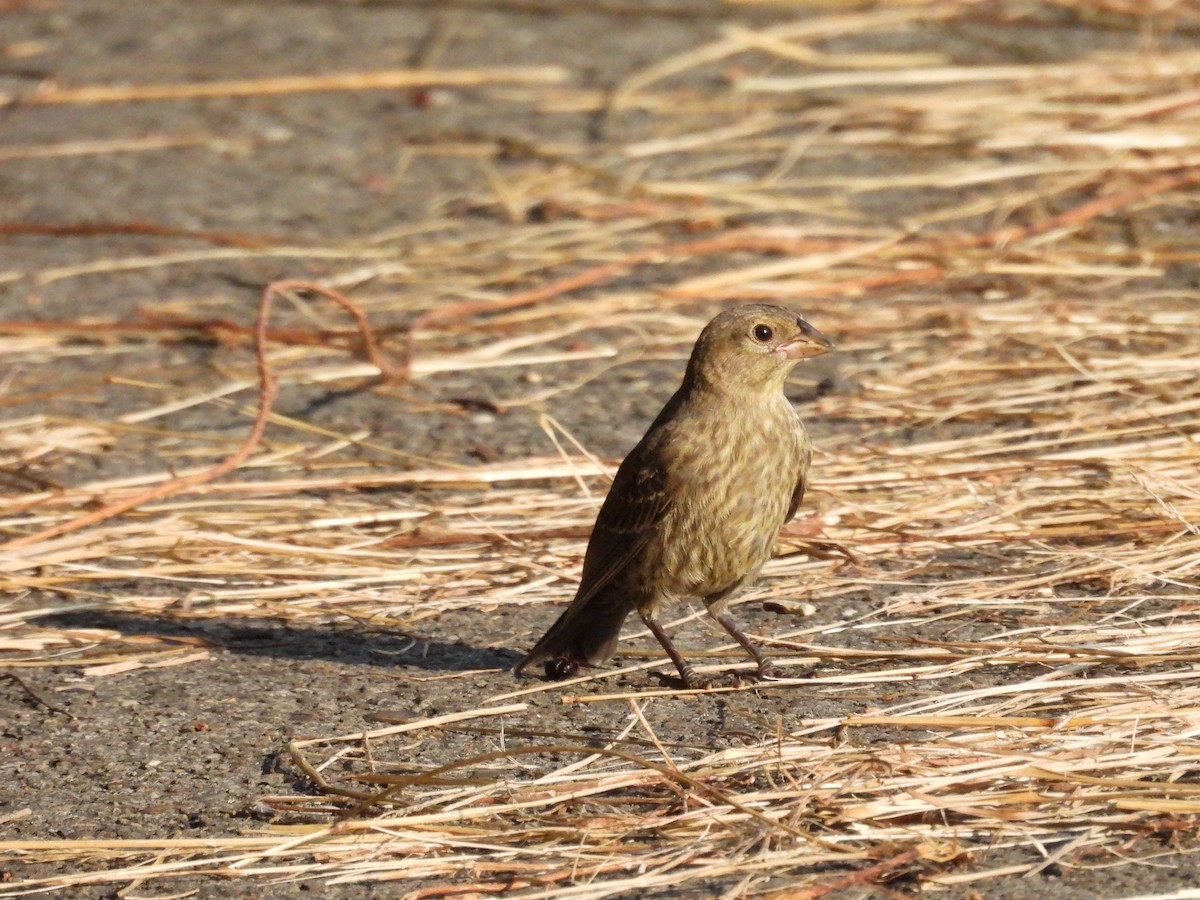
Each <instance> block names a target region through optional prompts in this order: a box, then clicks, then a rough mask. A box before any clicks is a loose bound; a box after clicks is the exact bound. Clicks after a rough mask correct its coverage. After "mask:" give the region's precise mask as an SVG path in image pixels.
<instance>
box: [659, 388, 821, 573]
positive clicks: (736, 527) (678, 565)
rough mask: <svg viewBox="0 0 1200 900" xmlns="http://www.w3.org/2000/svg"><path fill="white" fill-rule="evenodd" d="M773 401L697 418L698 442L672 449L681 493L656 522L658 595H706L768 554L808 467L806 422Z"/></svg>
mask: <svg viewBox="0 0 1200 900" xmlns="http://www.w3.org/2000/svg"><path fill="white" fill-rule="evenodd" d="M779 399H780V402H779V403H777V404H776V403H772V404H769V405H765V406H763V408H743V409H740V410H733V411H731V414H730V415H725V416H712V417H708V418H704V417H700V418H699V421H697V422H695V423H693V426H694V427H695V426H698V429H697V430H699V431H700V434H701V435H702V439H701V440H689V441H687V442H685V443H681V445H680V446H678V447H675V448H673V453H672V455H671V459H670V466H669V469H668V473H669V477H670V480H671V482H672V485H671V487H672V491H673V492H674V493H675V495H676V496H677V497H679V498H681V501H680V502H678V503H674V504H672V509H671V512H670V514H669V515H668V516H667V517H666V518H665V520H664V521H663V523H662V528H661V529H660V533H659V535H658V538H659V540H658V541H656V542H655V543H657V544H658V547H657V548H656V555H658V556H659V558H660V559H661V560H662V561H663V566H662V568H661V569H660V570H659V571H660V577H664V576H665V577H666V578H667V579H668V580H669V581H670V582H671V583H670V584H662V585H660V588H661V589H662V590H663V592H664V593H670V594H675V595H680V594H683V595H691V596H701V597H704V596H709V595H712V594H716V593H721V592H723V591H726V590H729V589H731V588H733V587H736V586H737V585H738V584H740V583H742V582H743V581H745V580H747V579H748V578H752V577H753V576H754V575H755V574H757V572H758V569H759V568H760V567H761V566H762V565H763V563H764V562H766V561H767V559H769V558H770V555H771V552H772V549H773V547H774V543H775V538H776V536H777V535H778V533H779V529H780V527H782V525H783V524H784V519H785V518H786V516H787V512H788V508H789V506H790V503H791V498H792V493H793V491H794V490H795V488H796V484H797V482H798V481H799V479H800V477H801V476H802V474H803V468H804V466H805V465H806V458H807V445H808V438H807V435H806V433H805V431H804V426H803V425H802V424H801V422H800V420H799V418H798V417H797V416H796V414H795V412H794V411H793V410H792V408H791V405H790V404H788V403H787V402H786V400H784V399H783V397H782V396H781V397H780V398H779Z"/></svg>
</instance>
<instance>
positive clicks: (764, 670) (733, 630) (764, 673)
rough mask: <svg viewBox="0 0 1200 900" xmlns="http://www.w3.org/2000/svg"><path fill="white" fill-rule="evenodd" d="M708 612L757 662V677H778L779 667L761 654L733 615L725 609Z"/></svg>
mask: <svg viewBox="0 0 1200 900" xmlns="http://www.w3.org/2000/svg"><path fill="white" fill-rule="evenodd" d="M709 612H710V613H712V617H713V618H714V619H716V620H717V622H718V623H719V624H720V625H721V627H722V628H724V629H725V630H726V631H728V632H729V633H730V634H731V635H732V636H733V639H734V640H735V641H737V642H738V643H739V644H741V645H742V647H744V648H745V650H746V652H747V653H749V654H750V655H751V656H753V657H754V661H755V662H756V663H758V677H759V678H778V677H779V669H777V668H776V667H775V665H774V664H773V663H772V662H771V661H770V660H769V659H767V658H766V657H765V656H763V652H762V651H761V650H759V649H758V647H756V646H755V645H754V642H753V641H752V640H750V638H748V637H746V634H745V632H743V631H742V629H740V628H738V626H737V623H736V622H734V621H733V616H731V615H729V613H728V612H727V611H725V610H722V611H721V612H714V611H713V610H711V609H710V610H709Z"/></svg>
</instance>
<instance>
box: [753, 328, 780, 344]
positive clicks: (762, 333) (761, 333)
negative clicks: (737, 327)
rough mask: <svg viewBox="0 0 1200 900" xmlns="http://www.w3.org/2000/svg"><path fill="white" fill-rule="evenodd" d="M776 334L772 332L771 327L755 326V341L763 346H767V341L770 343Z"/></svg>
mask: <svg viewBox="0 0 1200 900" xmlns="http://www.w3.org/2000/svg"><path fill="white" fill-rule="evenodd" d="M774 334H775V332H773V331H772V330H771V326H770V325H755V326H754V339H755V340H756V341H759V342H761V343H763V344H765V343H766V342H767V341H769V340H770V339H771V337H772V336H773V335H774Z"/></svg>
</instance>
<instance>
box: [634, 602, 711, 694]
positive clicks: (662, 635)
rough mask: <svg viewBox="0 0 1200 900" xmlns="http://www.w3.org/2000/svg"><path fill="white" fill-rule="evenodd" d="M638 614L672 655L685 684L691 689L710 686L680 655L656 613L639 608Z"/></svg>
mask: <svg viewBox="0 0 1200 900" xmlns="http://www.w3.org/2000/svg"><path fill="white" fill-rule="evenodd" d="M638 615H640V616H641V617H642V622H644V623H645V625H646V627H647V628H649V629H650V633H651V634H653V635H654V636H655V637H656V638H658V642H659V643H660V644H662V645H663V649H664V650H666V651H667V656H669V657H671V662H673V663H675V668H677V669H678V670H679V677H680V678H682V679H683V683H684V685H685V686H686V687H687V688H688V689H689V690H700V689H701V688H705V687H708V682H707V681H706V680H705V679H704V678H703V677H702V676H700V675H697V674H696V670H695V669H693V668H692V667H691V666H690V665H688V663H687V660H685V659H684V658H683V656H682V655H680V653H679V651H678V650H676V649H675V645H674V644H673V643H671V639H670V638H669V637H667V633H666V632H665V631H664V630H663V627H662V626H661V625H659V624H658V620H657V619H655V618H654V614H653V613H651V612H650V611H649V610H646V611H642V610H638Z"/></svg>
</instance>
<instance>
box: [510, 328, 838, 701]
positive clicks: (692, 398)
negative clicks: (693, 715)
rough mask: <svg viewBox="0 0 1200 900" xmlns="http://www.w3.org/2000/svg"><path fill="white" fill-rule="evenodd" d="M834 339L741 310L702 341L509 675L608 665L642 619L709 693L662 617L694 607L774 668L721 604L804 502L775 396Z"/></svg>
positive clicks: (797, 439) (798, 465)
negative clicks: (682, 606) (533, 642)
mask: <svg viewBox="0 0 1200 900" xmlns="http://www.w3.org/2000/svg"><path fill="white" fill-rule="evenodd" d="M832 349H833V344H832V342H831V341H830V340H829V339H828V338H827V337H825V336H824V335H823V334H821V333H820V332H819V331H817V330H816V329H815V328H813V327H812V326H811V325H809V324H808V323H807V322H805V321H804V320H803V319H802V318H800V317H799V316H797V315H796V314H795V313H792V312H789V311H788V310H786V309H783V308H781V307H778V306H767V305H747V306H741V307H737V308H735V309H731V310H729V311H727V312H723V313H721V314H720V315H719V316H717V317H716V318H715V319H713V320H712V321H711V322H709V323H708V325H707V326H706V327H705V329H704V331H702V332H701V334H700V337H699V339H698V340H697V341H696V346H695V348H694V349H693V350H692V356H691V359H690V360H689V361H688V367H687V374H686V375H685V376H684V379H683V384H682V385H681V386H680V388H679V390H678V391H676V392H675V396H673V397H672V398H671V399H670V400H669V401H668V402H667V405H666V406H665V407H663V410H662V412H660V413H659V414H658V418H657V419H655V420H654V423H653V424H652V425H651V426H650V430H649V431H647V432H646V435H645V437H643V438H642V440H641V441H640V442H639V443H638V445H637V446H636V447H634V448H633V450H632V451H631V452H630V454H629V455H628V456H627V457H625V461H624V462H623V463H621V467H620V468H619V469H618V470H617V475H616V478H615V479H614V480H613V484H612V488H611V489H610V490H609V492H608V497H607V499H606V500H605V501H604V505H603V506H602V507H601V508H600V514H599V516H598V517H597V518H596V526H595V528H594V529H593V531H592V538H591V541H590V542H589V543H588V548H587V554H586V555H585V557H584V561H583V578H582V580H581V582H580V585H579V590H578V592H577V593H576V594H575V599H574V601H572V603H571V605H570V606H569V607H567V609H566V611H565V612H563V614H562V615H561V616H559V618H558V621H557V622H555V623H554V624H553V625H552V626H551V627H550V630H549V631H547V632H546V634H545V636H544V637H542V639H541V640H540V641H538V642H537V646H535V647H534V648H533V649H532V650H531V651H529V655H528V656H526V657H525V659H523V660H522V661H521V663H520V665H518V666H517V668H516V671H517V673H518V674H520V673H523V672H526V671H528V670H530V669H531V668H533V667H534V666H537V665H538V664H540V663H544V664H545V670H546V674H547V675H549V676H550V677H551V678H564V677H566V676H568V675H571V674H574V672H575V671H576V670H577V668H578V666H580V665H584V666H596V665H600V664H602V663H605V662H607V661H608V660H609V659H611V658H612V656H613V653H614V652H615V651H616V646H617V639H618V637H619V636H620V632H621V626H622V624H624V622H625V618H626V616H628V615H629V613H630V612H632V611H633V610H635V609H636V610H637V611H638V614H639V615H640V616H641V619H642V621H643V622H644V623H645V624H646V627H647V628H649V629H650V631H651V632H652V633H653V634H654V636H655V637H656V638H658V641H659V643H660V644H662V645H663V649H665V650H666V651H667V655H668V656H670V657H671V661H672V662H674V663H675V666H676V668H677V669H679V674H680V676H681V677H682V678H683V682H684V684H685V685H687V686H688V687H700V686H703V685H704V684H705V681H704V679H702V678H699V677H698V676H697V675H696V673H695V671H694V670H693V669H692V667H691V666H690V665H688V663H687V662H686V661H685V660H684V658H683V657H682V656H681V655H680V654H679V651H678V650H676V649H675V645H674V644H673V643H671V639H670V638H669V637H668V636H667V633H666V632H665V631H664V630H663V627H662V625H660V624H659V622H658V611H659V608H660V607H661V606H662V605H663V604H666V603H670V602H673V601H677V600H683V599H686V598H689V597H691V598H698V599H700V600H703V601H704V605H705V607H707V609H708V612H709V613H710V614H711V615H712V617H713V618H714V619H716V621H717V622H718V623H719V624H720V625H721V627H722V628H724V629H725V630H726V631H728V632H729V634H730V635H732V636H733V638H734V639H735V640H736V641H737V642H738V643H739V644H741V645H742V646H743V647H744V648H745V649H746V652H748V653H749V654H750V655H751V656H753V657H754V660H755V662H757V663H758V671H757V675H758V677H759V678H769V677H771V676H772V675H773V674H774V672H773V667H772V666H771V664H770V663H769V662H768V661H767V659H766V657H765V656H763V654H762V651H760V650H759V649H758V647H756V646H755V645H754V644H753V643H752V642H751V640H750V639H749V638H748V637H747V636H746V635H745V634H743V633H742V631H741V629H739V628H738V627H737V624H736V623H735V622H734V621H733V619H732V618H731V617H730V615H729V612H728V610H727V607H728V605H729V600H730V598H731V597H732V596H733V594H734V593H735V592H736V591H737V590H738V588H740V587H742V586H743V585H745V584H747V583H749V582H751V581H753V580H754V578H755V577H756V576H757V575H758V571H759V569H761V568H762V566H763V563H765V562H766V561H767V560H768V559H769V558H770V556H771V552H772V550H773V547H774V544H775V538H776V536H777V535H778V534H779V529H780V528H782V527H783V525H784V524H785V523H786V522H787V521H788V520H789V519H791V517H792V516H793V515H795V513H796V508H797V507H798V506H799V505H800V500H801V499H802V498H803V496H804V487H805V480H806V476H807V473H808V464H809V460H810V458H811V456H812V446H811V444H810V443H809V440H808V432H807V431H805V428H804V423H803V422H801V421H800V417H799V416H798V415H797V414H796V411H795V410H794V409H793V408H792V405H791V403H789V402H788V400H787V397H785V396H784V393H783V383H784V380H785V379H786V378H787V375H788V373H789V372H790V371H791V370H792V368H793V367H794V366H795V365H796V363H797V362H799V361H800V360H802V359H807V358H809V357H812V356H818V355H820V354H822V353H825V352H827V351H829V350H832Z"/></svg>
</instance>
